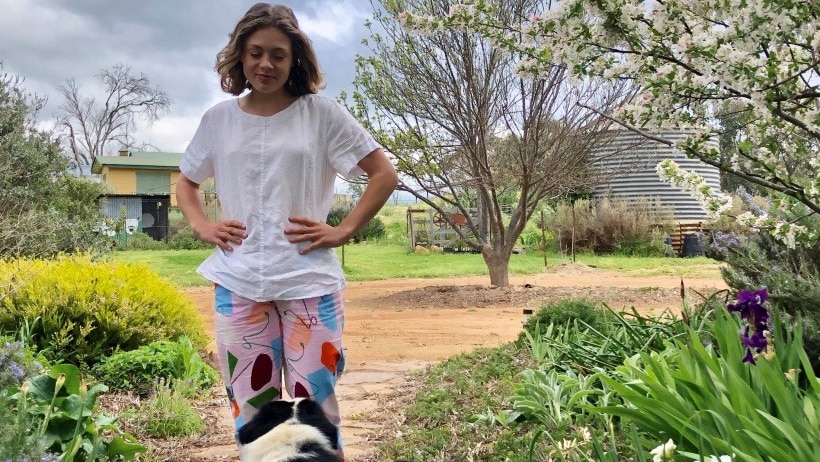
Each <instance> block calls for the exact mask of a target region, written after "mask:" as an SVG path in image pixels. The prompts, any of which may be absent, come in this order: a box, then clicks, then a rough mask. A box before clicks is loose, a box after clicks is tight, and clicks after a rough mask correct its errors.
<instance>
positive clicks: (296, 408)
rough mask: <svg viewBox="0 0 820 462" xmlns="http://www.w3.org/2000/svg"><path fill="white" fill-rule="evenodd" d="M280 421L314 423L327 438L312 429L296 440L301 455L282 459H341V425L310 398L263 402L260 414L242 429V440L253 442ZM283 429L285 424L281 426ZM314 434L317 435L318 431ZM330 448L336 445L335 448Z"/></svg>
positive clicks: (325, 461) (309, 461)
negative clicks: (337, 426)
mask: <svg viewBox="0 0 820 462" xmlns="http://www.w3.org/2000/svg"><path fill="white" fill-rule="evenodd" d="M279 425H292V426H307V427H313V428H315V429H317V430H318V431H319V432H320V433H321V435H322V436H323V437H324V441H323V440H321V439H318V438H316V437H315V436H309V435H310V434H311V432H305V433H304V434H305V435H306V436H305V437H304V438H303V439H299V440H298V444H296V452H297V453H298V455H294V456H293V457H289V458H286V459H282V460H294V461H295V460H298V461H304V462H336V461H338V460H339V459H338V457H337V456H336V453H335V451H337V450H338V449H339V429H338V428H336V426H335V425H333V423H331V422H330V421H329V420H328V419H327V417H326V416H325V413H324V411H322V408H321V407H319V404H317V403H316V402H315V401H312V400H309V399H300V400H295V401H286V400H275V401H270V402H268V403H265V404H263V405H262V407H260V408H259V411H258V412H257V413H256V415H254V417H253V418H252V419H251V420H250V421H249V422H248V423H246V424H245V425H243V426H242V427H241V428H240V429H239V432H238V434H237V439H238V440H239V444H241V445H248V444H250V443H253V442H254V441H256V440H258V439H259V438H261V437H262V436H264V435H266V434H268V433H269V432H271V431H272V430H273V429H275V428H276V427H278V426H279ZM300 428H304V427H300ZM281 430H282V428H280V429H279V431H281ZM312 434H313V435H315V432H313V433H312ZM274 442H275V439H274ZM328 448H332V451H330V450H328Z"/></svg>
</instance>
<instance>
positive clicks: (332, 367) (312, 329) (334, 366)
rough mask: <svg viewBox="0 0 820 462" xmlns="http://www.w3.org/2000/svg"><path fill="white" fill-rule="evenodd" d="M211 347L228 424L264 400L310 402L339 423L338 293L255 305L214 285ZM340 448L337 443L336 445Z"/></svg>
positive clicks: (238, 423)
mask: <svg viewBox="0 0 820 462" xmlns="http://www.w3.org/2000/svg"><path fill="white" fill-rule="evenodd" d="M215 305H216V346H217V354H218V356H219V363H220V369H221V373H222V378H223V380H224V381H225V387H226V388H227V391H228V398H229V400H230V403H231V410H232V411H233V417H234V424H235V425H236V428H237V429H239V428H240V427H241V426H242V425H244V424H245V422H247V421H248V420H250V419H251V417H253V415H254V414H255V413H256V410H257V408H258V407H259V406H260V405H261V404H262V403H264V402H266V401H270V400H273V399H277V398H280V397H281V396H282V373H283V372H284V378H285V387H286V391H287V394H288V396H290V397H291V398H308V397H309V398H312V399H313V400H315V401H316V402H318V403H319V404H320V405H321V406H322V409H324V411H325V414H327V416H328V418H329V419H330V420H331V421H332V422H333V423H335V424H336V425H339V423H340V421H341V419H340V418H339V405H338V402H337V401H336V395H335V393H334V389H335V386H336V381H337V380H338V378H339V376H340V375H341V374H342V371H343V370H344V354H343V352H342V329H343V328H344V307H343V304H342V298H341V292H335V293H332V294H328V295H324V296H322V297H315V298H308V299H305V300H283V301H270V302H256V301H253V300H249V299H247V298H243V297H240V296H238V295H236V294H233V293H231V292H230V291H229V290H228V289H226V288H224V287H222V286H219V285H216V286H215ZM340 444H341V442H340Z"/></svg>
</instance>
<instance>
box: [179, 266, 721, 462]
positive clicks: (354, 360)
mask: <svg viewBox="0 0 820 462" xmlns="http://www.w3.org/2000/svg"><path fill="white" fill-rule="evenodd" d="M684 282H685V284H686V287H687V290H688V292H689V293H690V294H692V293H693V292H692V290H696V291H698V292H700V293H709V292H711V291H713V290H715V289H723V288H725V284H724V283H723V281H722V280H720V279H692V278H690V279H686V280H685V281H684ZM510 283H511V287H508V288H504V289H500V288H493V287H491V286H489V285H488V284H489V278H488V277H487V276H480V277H463V278H447V279H401V280H386V281H375V282H351V283H349V284H348V287H347V289H345V292H344V301H345V310H346V311H345V316H346V324H345V354H346V357H347V361H348V362H347V367H346V371H345V374H344V375H343V376H342V378H341V380H340V382H339V389H338V394H339V397H340V406H341V410H342V416H343V428H342V432H343V436H344V438H345V448H346V455H347V459H348V462H351V461H352V462H355V461H357V460H363V459H364V457H365V454H366V453H367V451H368V450H370V449H371V447H370V446H371V445H369V444H368V435H370V434H373V433H374V431H375V430H376V428H374V424H372V422H373V419H371V418H368V419H365V418H362V417H363V416H365V415H368V414H372V413H377V412H378V407H377V406H378V398H379V396H380V395H383V394H385V392H386V391H388V390H389V389H390V388H392V387H394V386H396V385H399V384H401V383H402V381H404V380H406V379H405V374H406V372H408V371H411V370H414V369H420V368H423V367H425V366H426V365H428V364H431V363H433V362H435V361H439V360H441V359H444V358H446V357H449V356H452V355H455V354H458V353H462V352H468V351H471V350H473V349H475V348H477V347H492V346H498V345H501V344H503V343H506V342H509V341H511V340H514V339H515V338H517V336H518V334H519V332H520V331H521V321H522V309H523V308H527V307H529V308H537V307H538V306H540V305H542V304H544V302H548V301H554V300H559V299H562V298H571V297H586V298H589V299H592V300H601V301H606V302H607V303H608V304H609V306H611V307H612V308H617V309H624V308H627V309H628V308H630V307H635V308H636V309H638V310H639V311H640V312H642V313H647V314H648V313H659V312H660V311H662V310H664V309H671V310H673V311H675V312H678V311H679V310H680V308H681V299H680V284H681V278H680V277H678V276H657V277H629V276H624V275H622V274H620V273H617V272H614V271H602V270H597V269H594V268H589V267H583V266H577V265H573V266H570V265H565V266H564V267H559V268H553V269H552V270H551V271H550V272H545V273H542V274H538V275H532V276H514V277H511V278H510ZM186 294H187V295H188V296H189V297H190V298H191V299H192V300H193V301H194V302H195V303H196V304H197V306H198V307H200V312H201V313H202V315H203V317H204V318H205V320H206V322H207V323H208V325H209V327H212V324H213V316H212V313H213V308H212V307H213V299H212V297H213V295H212V290H211V289H210V288H193V289H189V290H187V291H186ZM201 411H202V413H203V415H205V416H206V420H207V421H208V424H209V425H208V426H209V431H208V432H207V434H206V435H205V436H204V437H201V438H198V439H197V440H196V441H190V442H187V443H183V444H181V445H179V446H177V450H182V451H184V452H185V453H186V454H187V455H185V456H181V455H180V456H181V458H169V459H167V460H190V461H216V460H228V461H234V460H238V458H236V456H235V453H236V449H235V447H234V445H233V443H232V439H231V436H230V435H231V432H232V424H231V422H230V419H229V417H228V410H227V407H225V406H224V399H217V400H215V401H214V403H211V405H210V406H206V407H205V408H203V409H201ZM183 447H184V448H185V449H183Z"/></svg>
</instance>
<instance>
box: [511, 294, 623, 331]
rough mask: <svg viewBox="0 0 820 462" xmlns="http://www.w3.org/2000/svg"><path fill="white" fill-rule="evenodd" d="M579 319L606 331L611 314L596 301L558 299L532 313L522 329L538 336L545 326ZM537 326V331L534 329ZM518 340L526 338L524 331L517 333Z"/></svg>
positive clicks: (558, 324)
mask: <svg viewBox="0 0 820 462" xmlns="http://www.w3.org/2000/svg"><path fill="white" fill-rule="evenodd" d="M576 319H577V320H579V321H582V322H584V323H585V324H588V325H589V326H590V327H592V328H594V329H597V330H600V331H603V332H606V331H607V330H608V329H609V327H610V325H611V324H612V321H613V316H612V314H611V313H610V312H609V311H607V310H605V309H603V308H602V307H601V306H600V305H599V304H598V303H597V302H593V301H589V300H585V299H566V300H560V301H558V302H555V303H553V304H550V305H544V306H542V307H541V308H539V309H538V311H536V312H535V313H533V315H532V317H530V319H529V320H527V322H526V323H525V324H524V331H526V332H529V334H530V335H531V336H533V337H537V336H540V335H541V334H542V333H543V332H544V331H545V329H546V328H547V326H549V325H550V324H554V325H556V326H563V325H565V324H567V323H570V322H572V321H573V320H576ZM536 326H539V327H538V329H539V330H540V332H539V331H536ZM518 338H519V341H521V340H524V339H525V338H526V336H525V334H524V332H522V333H521V334H520V335H519V337H518Z"/></svg>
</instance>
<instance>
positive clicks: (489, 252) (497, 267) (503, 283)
mask: <svg viewBox="0 0 820 462" xmlns="http://www.w3.org/2000/svg"><path fill="white" fill-rule="evenodd" d="M481 255H482V256H483V257H484V262H485V263H486V264H487V269H488V270H489V271H490V284H492V285H494V286H496V287H508V286H509V285H510V252H504V251H503V250H496V249H493V248H491V247H490V246H485V247H484V249H483V250H482V252H481Z"/></svg>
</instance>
